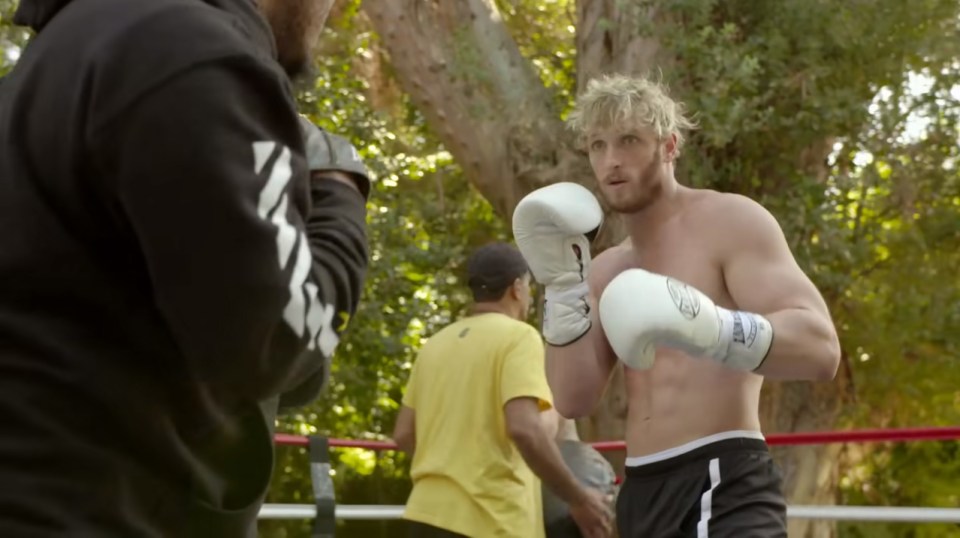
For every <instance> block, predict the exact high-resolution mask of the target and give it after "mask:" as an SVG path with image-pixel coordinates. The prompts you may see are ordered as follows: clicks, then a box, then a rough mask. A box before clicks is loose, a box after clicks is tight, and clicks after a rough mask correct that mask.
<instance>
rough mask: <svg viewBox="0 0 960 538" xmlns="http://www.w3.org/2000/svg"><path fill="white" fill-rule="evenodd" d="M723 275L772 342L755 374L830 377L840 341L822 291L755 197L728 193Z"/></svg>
mask: <svg viewBox="0 0 960 538" xmlns="http://www.w3.org/2000/svg"><path fill="white" fill-rule="evenodd" d="M727 203H728V204H730V205H731V206H734V207H730V208H728V210H725V212H724V213H725V214H726V215H728V218H729V226H730V228H728V229H727V232H726V236H727V237H729V238H731V239H734V240H735V241H734V242H731V243H730V244H729V245H728V246H727V248H726V250H725V253H726V256H725V259H724V261H723V275H724V280H725V281H726V286H727V290H728V291H729V292H730V295H731V297H732V298H733V300H734V302H735V303H736V306H737V308H738V309H740V310H743V311H746V312H753V313H756V314H760V315H762V316H764V317H765V318H767V320H768V321H769V322H770V325H771V326H772V327H773V342H772V345H771V347H770V350H769V351H768V352H767V356H766V358H765V359H764V361H763V363H762V364H761V365H760V367H759V368H758V369H756V370H755V372H756V373H757V374H760V375H763V376H766V377H769V378H772V379H790V380H830V379H833V377H834V376H835V375H836V372H837V367H838V366H839V364H840V342H839V340H838V337H837V332H836V329H835V328H834V325H833V321H832V319H831V317H830V312H829V311H828V309H827V305H826V303H825V302H824V300H823V297H822V296H821V295H820V292H819V291H818V290H817V288H816V287H815V286H814V284H813V283H812V282H811V281H810V279H809V278H808V277H807V276H806V275H805V274H804V273H803V271H802V270H801V268H800V267H799V266H798V265H797V262H796V260H795V259H794V257H793V254H792V253H791V252H790V248H789V246H788V244H787V242H786V239H785V238H784V235H783V232H782V231H781V229H780V226H779V224H778V223H777V221H776V219H774V217H773V216H772V215H771V214H770V213H769V212H768V211H767V210H766V209H764V208H763V207H761V206H760V205H759V204H757V203H756V202H753V201H752V200H749V199H747V198H744V197H740V196H730V197H729V198H728V201H727Z"/></svg>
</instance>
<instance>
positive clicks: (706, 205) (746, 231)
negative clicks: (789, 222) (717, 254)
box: [687, 189, 780, 247]
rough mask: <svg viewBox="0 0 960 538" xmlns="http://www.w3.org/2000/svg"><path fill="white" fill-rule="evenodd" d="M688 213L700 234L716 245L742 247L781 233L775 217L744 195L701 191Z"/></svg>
mask: <svg viewBox="0 0 960 538" xmlns="http://www.w3.org/2000/svg"><path fill="white" fill-rule="evenodd" d="M687 213H688V216H689V217H691V218H692V220H693V221H694V225H695V227H696V228H697V232H698V235H702V236H705V237H708V238H709V239H710V243H711V244H713V245H716V246H722V247H728V246H731V245H732V246H743V245H744V243H746V242H750V241H752V240H755V239H759V238H763V237H766V236H768V235H769V234H771V233H779V232H780V226H779V224H778V223H777V220H776V218H775V217H774V216H773V214H772V213H771V212H770V211H769V210H767V208H765V207H764V206H763V205H762V204H760V203H759V202H757V201H756V200H754V199H752V198H750V197H748V196H744V195H741V194H736V193H729V192H719V191H713V190H707V189H703V190H698V191H697V192H696V194H695V195H694V196H693V197H692V199H691V201H690V204H689V206H688V211H687Z"/></svg>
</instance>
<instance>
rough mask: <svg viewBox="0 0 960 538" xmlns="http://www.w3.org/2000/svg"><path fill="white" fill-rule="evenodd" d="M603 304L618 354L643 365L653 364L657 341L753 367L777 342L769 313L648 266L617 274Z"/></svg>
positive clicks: (606, 327)
mask: <svg viewBox="0 0 960 538" xmlns="http://www.w3.org/2000/svg"><path fill="white" fill-rule="evenodd" d="M598 308H599V316H600V323H601V324H602V325H603V329H604V332H605V334H606V336H607V340H608V341H609V342H610V346H611V347H612V348H613V350H614V352H615V353H616V354H617V357H619V358H620V360H621V361H622V362H623V363H624V364H625V365H627V366H629V367H631V368H634V369H639V370H642V369H646V368H650V367H651V366H653V360H654V353H655V347H656V346H665V347H672V348H676V349H680V350H683V351H685V352H687V353H688V354H690V355H693V356H701V357H709V358H712V359H715V360H717V361H719V362H721V363H723V364H724V365H726V366H727V367H730V368H733V369H736V370H745V371H752V370H755V369H757V368H758V367H759V366H760V364H761V363H762V362H763V360H764V359H765V358H766V356H767V352H768V351H769V350H770V345H771V344H772V342H773V327H772V326H771V325H770V322H769V321H768V320H767V319H766V318H764V317H763V316H761V315H758V314H753V313H750V312H741V311H733V310H728V309H726V308H723V307H720V306H717V305H715V304H714V302H713V301H711V300H710V298H709V297H707V296H706V295H704V294H703V293H702V292H700V291H699V290H697V289H696V288H694V287H692V286H688V285H687V284H684V283H683V282H680V281H679V280H676V279H673V278H669V277H666V276H663V275H658V274H656V273H650V272H648V271H644V270H643V269H629V270H627V271H624V272H623V273H620V274H619V275H617V276H616V277H615V278H614V279H613V280H611V281H610V283H609V284H608V285H607V287H606V289H605V290H604V291H603V294H601V296H600V304H599V306H598Z"/></svg>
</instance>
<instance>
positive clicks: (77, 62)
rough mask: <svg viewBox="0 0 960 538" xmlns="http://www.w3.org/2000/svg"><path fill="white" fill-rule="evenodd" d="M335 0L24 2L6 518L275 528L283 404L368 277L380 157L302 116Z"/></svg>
mask: <svg viewBox="0 0 960 538" xmlns="http://www.w3.org/2000/svg"><path fill="white" fill-rule="evenodd" d="M330 3H331V2H329V1H327V0H260V3H259V4H257V3H255V1H254V0H151V1H149V2H146V1H137V0H21V3H20V5H19V8H18V11H17V13H16V17H15V19H14V21H15V22H16V23H18V24H22V25H26V26H29V27H31V28H33V29H34V30H35V31H36V32H37V33H36V35H35V37H34V38H33V39H32V40H31V42H30V43H29V44H28V45H27V46H26V47H25V50H24V51H23V54H22V56H21V58H20V60H19V62H18V63H17V65H16V66H15V68H14V69H13V70H12V71H11V72H10V73H9V75H8V76H6V77H5V79H4V81H3V84H2V85H0V536H16V537H23V538H29V537H33V536H43V537H52V536H84V537H86V536H91V537H93V536H96V537H114V536H117V537H133V536H136V537H174V536H176V537H186V536H207V537H216V536H230V537H234V536H237V537H246V536H255V534H256V521H257V514H258V512H259V508H260V506H261V503H262V501H263V499H264V496H265V493H266V490H267V487H268V484H269V481H270V475H271V473H272V465H273V439H272V425H273V424H272V417H273V415H274V413H276V410H277V405H278V402H279V405H281V406H282V405H301V404H304V403H307V402H309V401H311V400H313V399H314V398H315V397H316V395H317V394H318V392H319V391H320V390H321V388H322V386H323V385H324V381H325V379H326V377H327V375H328V370H329V367H328V361H329V360H330V357H331V355H332V354H333V352H334V349H335V348H336V346H337V344H338V342H339V339H340V337H341V336H342V331H343V330H344V329H345V327H346V324H347V320H349V318H350V316H351V315H352V314H353V313H354V312H355V309H356V307H357V303H358V300H359V297H360V294H361V292H362V287H363V281H364V278H365V271H366V268H367V260H368V247H367V244H366V241H367V239H366V229H365V199H366V196H367V195H368V193H369V188H370V186H369V177H368V174H367V173H366V170H365V168H364V166H363V163H362V162H361V161H360V158H359V156H358V155H357V152H356V149H355V148H354V147H353V146H351V145H350V144H349V143H348V142H346V141H345V140H344V139H342V138H339V137H336V136H334V135H331V134H329V133H325V132H322V131H320V130H318V129H317V128H316V127H314V126H313V125H312V124H310V123H309V122H306V121H304V120H303V118H302V117H299V116H298V114H297V112H296V103H295V100H294V97H293V93H292V90H291V87H290V84H291V83H290V79H291V76H293V75H297V74H298V73H299V72H302V71H303V70H304V68H305V67H306V66H307V65H308V64H309V54H308V52H307V51H308V50H309V49H310V47H311V46H312V44H313V40H314V39H316V38H317V36H318V33H319V31H320V28H321V27H322V25H323V21H324V18H325V16H326V13H327V11H328V10H329V8H330Z"/></svg>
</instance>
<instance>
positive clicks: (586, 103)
mask: <svg viewBox="0 0 960 538" xmlns="http://www.w3.org/2000/svg"><path fill="white" fill-rule="evenodd" d="M568 122H569V125H570V126H571V127H572V128H573V129H574V130H575V131H576V133H577V135H578V136H579V138H580V140H581V141H582V143H583V146H584V149H585V150H586V152H587V154H588V155H589V159H590V164H591V167H592V169H593V172H594V174H595V178H596V181H597V184H598V185H597V186H598V191H599V194H600V196H601V197H602V198H603V200H604V201H605V202H606V204H607V206H608V207H609V208H610V209H611V210H612V211H613V212H614V213H616V214H617V215H619V216H620V218H622V219H623V223H624V225H625V228H626V231H627V235H628V238H627V239H626V240H625V241H624V242H623V243H622V244H620V245H618V246H616V247H613V248H610V249H608V250H606V251H604V252H603V253H602V254H600V255H599V256H597V258H596V259H595V260H591V257H590V251H589V239H588V237H589V236H591V234H592V233H594V232H595V231H596V230H597V228H599V226H600V224H601V222H602V218H603V213H602V211H601V208H600V205H599V203H598V201H597V199H596V198H595V197H594V196H593V195H592V194H591V193H590V191H588V190H587V189H585V188H583V187H581V186H579V185H576V184H573V183H559V184H555V185H551V186H548V187H545V188H542V189H539V190H537V191H535V192H533V193H531V194H530V195H528V196H527V197H526V198H524V199H523V200H522V201H521V203H520V204H519V205H518V207H517V209H516V211H515V214H514V219H513V226H514V235H515V237H516V241H517V244H518V246H519V248H520V250H521V252H522V253H523V255H524V257H525V259H526V260H527V262H528V264H529V266H530V268H531V271H532V272H533V275H534V277H535V278H536V279H537V280H538V281H539V282H540V283H542V284H544V285H545V288H546V294H545V295H546V303H545V316H544V326H543V333H544V336H545V339H546V341H547V343H548V346H547V373H548V379H549V382H550V385H551V389H552V391H553V394H554V397H555V404H556V408H557V410H558V411H559V412H560V413H561V414H563V415H564V416H566V417H580V416H584V415H587V414H589V413H590V412H591V411H592V410H593V408H594V406H595V405H596V404H597V402H598V400H599V399H600V397H601V395H602V394H603V392H604V389H605V388H606V385H607V383H608V381H609V379H610V375H611V372H612V370H613V368H614V366H615V365H616V364H617V361H618V360H619V361H620V362H622V363H623V365H624V366H625V369H624V371H625V376H624V378H625V384H626V392H627V398H628V404H627V406H628V407H627V409H628V410H627V426H626V443H627V460H626V480H625V482H624V484H623V486H622V488H621V490H620V495H619V497H618V501H617V526H618V529H619V535H620V536H621V537H622V538H633V537H640V536H695V537H698V538H702V537H721V536H738V537H741V536H763V537H771V536H786V505H785V502H784V499H783V495H782V493H781V487H782V477H781V474H780V471H779V469H778V468H777V466H776V465H775V463H774V462H773V461H772V459H771V457H770V454H769V451H768V449H767V445H766V443H765V442H764V438H763V435H762V434H761V432H760V421H759V416H758V406H759V398H760V389H761V385H762V383H763V379H764V378H765V377H769V378H773V379H784V380H821V381H825V380H830V379H832V378H833V377H834V376H835V374H836V370H837V367H838V364H839V360H840V351H839V349H840V346H839V343H838V339H837V334H836V330H835V328H834V326H833V323H832V321H831V317H830V314H829V312H828V310H827V307H826V304H825V303H824V301H823V299H822V297H821V295H820V293H819V292H818V291H817V289H816V288H815V286H814V285H813V284H812V283H811V281H810V280H809V279H808V278H807V276H806V275H805V274H804V273H803V271H802V270H801V269H800V267H799V266H798V265H797V263H796V261H795V260H794V257H793V255H792V254H791V252H790V249H789V247H788V245H787V242H786V240H785V239H784V236H783V232H782V231H781V229H780V226H779V225H778V223H777V221H776V220H775V219H774V218H773V217H772V216H771V214H770V213H769V212H768V211H766V210H765V209H764V208H763V207H761V206H760V205H759V204H757V203H756V202H754V201H752V200H750V199H748V198H746V197H744V196H740V195H737V194H731V193H721V192H717V191H713V190H708V189H695V188H690V187H687V186H684V185H681V184H680V183H679V182H678V181H677V179H676V177H675V176H674V171H675V165H676V162H677V159H678V157H679V156H680V153H681V149H682V148H683V144H684V131H686V130H688V129H689V128H691V127H693V124H692V122H690V121H689V120H688V119H687V118H686V117H685V116H684V112H683V107H682V106H681V105H680V104H679V103H677V102H675V101H674V100H673V99H671V97H670V96H669V95H668V94H667V92H666V90H665V88H663V87H662V86H660V85H659V84H657V83H655V82H652V81H650V80H648V79H645V78H635V77H626V76H619V75H617V76H607V77H603V78H600V79H596V80H593V81H591V82H590V83H589V84H588V86H587V89H586V91H585V92H584V93H583V94H582V95H581V96H580V98H579V99H578V102H577V105H576V108H575V110H574V111H573V112H572V114H571V115H570V117H569V120H568Z"/></svg>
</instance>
